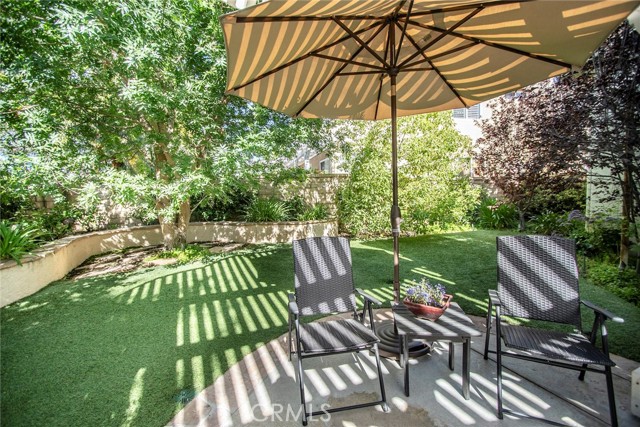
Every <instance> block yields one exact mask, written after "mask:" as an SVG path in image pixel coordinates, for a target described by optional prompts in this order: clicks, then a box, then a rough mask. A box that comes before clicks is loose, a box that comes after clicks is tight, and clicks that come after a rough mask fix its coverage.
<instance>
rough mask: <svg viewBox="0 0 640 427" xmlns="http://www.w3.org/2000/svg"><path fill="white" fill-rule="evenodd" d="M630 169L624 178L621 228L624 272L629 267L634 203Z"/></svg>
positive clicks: (626, 171) (626, 170)
mask: <svg viewBox="0 0 640 427" xmlns="http://www.w3.org/2000/svg"><path fill="white" fill-rule="evenodd" d="M630 178H631V177H630V176H629V167H628V166H627V167H625V171H624V176H623V178H622V224H621V226H620V265H619V267H618V268H619V269H620V270H624V269H625V268H627V266H628V265H629V251H630V249H631V240H630V239H629V222H630V216H631V209H632V205H631V203H633V201H632V197H633V196H632V194H631V182H630Z"/></svg>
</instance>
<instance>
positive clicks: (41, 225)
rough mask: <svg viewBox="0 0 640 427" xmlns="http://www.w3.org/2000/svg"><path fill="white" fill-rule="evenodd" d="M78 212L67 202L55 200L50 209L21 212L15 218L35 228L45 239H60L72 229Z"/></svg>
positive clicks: (30, 227) (40, 236) (39, 235)
mask: <svg viewBox="0 0 640 427" xmlns="http://www.w3.org/2000/svg"><path fill="white" fill-rule="evenodd" d="M79 215H80V213H79V212H78V210H77V209H74V208H73V207H72V206H71V204H69V203H67V202H57V203H55V204H54V205H53V207H52V208H51V209H46V210H45V209H38V210H34V211H30V212H23V213H21V214H20V215H19V216H18V217H17V219H18V220H19V221H20V223H22V224H25V226H26V227H27V228H29V229H33V230H37V232H38V237H39V238H41V239H42V240H45V241H51V240H56V239H60V238H61V237H64V236H66V235H69V234H71V233H72V231H73V224H74V223H75V222H76V218H78V216H79Z"/></svg>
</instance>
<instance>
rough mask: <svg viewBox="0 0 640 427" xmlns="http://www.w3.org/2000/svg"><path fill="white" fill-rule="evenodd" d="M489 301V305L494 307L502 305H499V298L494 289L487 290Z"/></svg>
mask: <svg viewBox="0 0 640 427" xmlns="http://www.w3.org/2000/svg"><path fill="white" fill-rule="evenodd" d="M489 301H490V302H491V305H493V306H494V307H500V306H501V305H502V304H501V303H500V297H499V296H498V291H497V290H495V289H489Z"/></svg>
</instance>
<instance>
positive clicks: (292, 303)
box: [289, 301, 300, 316]
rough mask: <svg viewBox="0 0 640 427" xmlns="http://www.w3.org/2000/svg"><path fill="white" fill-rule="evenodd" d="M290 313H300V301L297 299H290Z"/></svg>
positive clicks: (296, 314)
mask: <svg viewBox="0 0 640 427" xmlns="http://www.w3.org/2000/svg"><path fill="white" fill-rule="evenodd" d="M289 313H291V314H293V315H294V316H298V315H299V314H300V310H298V303H297V302H295V301H289Z"/></svg>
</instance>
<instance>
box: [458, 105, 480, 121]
mask: <svg viewBox="0 0 640 427" xmlns="http://www.w3.org/2000/svg"><path fill="white" fill-rule="evenodd" d="M453 118H454V119H479V118H480V104H476V105H474V106H473V107H469V108H456V109H455V110H453Z"/></svg>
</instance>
